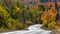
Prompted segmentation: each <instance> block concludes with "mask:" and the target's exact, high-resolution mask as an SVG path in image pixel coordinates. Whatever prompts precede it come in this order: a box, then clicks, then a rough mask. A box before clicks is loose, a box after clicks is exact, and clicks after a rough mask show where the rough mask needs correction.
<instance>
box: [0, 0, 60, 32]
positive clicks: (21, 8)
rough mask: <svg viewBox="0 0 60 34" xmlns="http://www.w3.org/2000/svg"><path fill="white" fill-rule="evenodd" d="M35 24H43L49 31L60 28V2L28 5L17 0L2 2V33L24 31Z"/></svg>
mask: <svg viewBox="0 0 60 34" xmlns="http://www.w3.org/2000/svg"><path fill="white" fill-rule="evenodd" d="M30 3H32V2H30ZM33 24H43V27H42V28H45V29H48V30H51V29H53V28H54V27H55V26H60V2H47V3H41V2H39V3H36V4H33V5H32V4H28V5H26V4H23V3H21V2H19V1H17V0H0V32H2V31H3V32H4V31H12V30H24V29H25V28H27V27H28V26H30V25H33Z"/></svg>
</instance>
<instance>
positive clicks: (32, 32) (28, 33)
mask: <svg viewBox="0 0 60 34" xmlns="http://www.w3.org/2000/svg"><path fill="white" fill-rule="evenodd" d="M41 26H42V25H40V24H36V25H31V26H30V27H28V28H27V29H28V30H20V31H13V32H5V33H0V34H54V33H52V31H46V30H43V29H41Z"/></svg>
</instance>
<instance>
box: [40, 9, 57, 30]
mask: <svg viewBox="0 0 60 34" xmlns="http://www.w3.org/2000/svg"><path fill="white" fill-rule="evenodd" d="M55 18H56V11H54V10H53V9H50V10H48V11H47V12H44V13H43V15H42V17H41V20H42V21H43V27H46V28H48V29H52V28H53V27H54V25H55Z"/></svg>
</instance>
